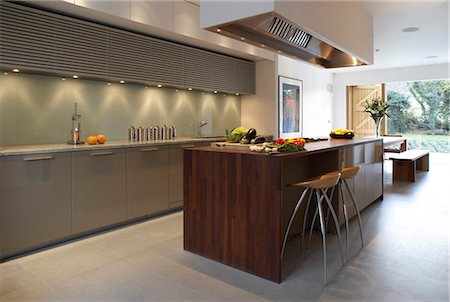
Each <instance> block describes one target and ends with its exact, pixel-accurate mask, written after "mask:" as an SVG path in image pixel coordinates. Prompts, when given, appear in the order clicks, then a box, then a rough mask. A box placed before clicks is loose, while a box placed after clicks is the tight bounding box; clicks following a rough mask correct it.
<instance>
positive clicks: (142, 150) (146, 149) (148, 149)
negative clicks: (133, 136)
mask: <svg viewBox="0 0 450 302" xmlns="http://www.w3.org/2000/svg"><path fill="white" fill-rule="evenodd" d="M158 150H159V148H142V149H141V152H153V151H158Z"/></svg>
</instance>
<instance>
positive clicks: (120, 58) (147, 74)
mask: <svg viewBox="0 0 450 302" xmlns="http://www.w3.org/2000/svg"><path fill="white" fill-rule="evenodd" d="M183 61H184V60H183V46H182V45H179V44H176V43H172V42H167V41H163V40H160V39H154V38H151V37H147V36H143V35H139V34H134V33H130V32H126V31H122V30H116V29H111V31H110V75H111V78H112V79H123V80H132V81H140V82H152V83H161V84H170V85H184V77H183V72H184V63H183Z"/></svg>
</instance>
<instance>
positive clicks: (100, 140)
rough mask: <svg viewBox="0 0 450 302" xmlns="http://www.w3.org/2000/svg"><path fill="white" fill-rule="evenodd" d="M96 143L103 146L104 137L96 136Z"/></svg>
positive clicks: (101, 135)
mask: <svg viewBox="0 0 450 302" xmlns="http://www.w3.org/2000/svg"><path fill="white" fill-rule="evenodd" d="M97 142H98V143H99V144H104V143H105V142H106V136H104V135H103V134H99V135H97Z"/></svg>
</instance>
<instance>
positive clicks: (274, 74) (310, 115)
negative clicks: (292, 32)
mask: <svg viewBox="0 0 450 302" xmlns="http://www.w3.org/2000/svg"><path fill="white" fill-rule="evenodd" d="M278 75H280V76H285V77H290V78H295V79H299V80H302V81H303V136H304V137H316V136H328V133H329V132H330V130H331V118H332V101H333V94H332V93H331V92H329V91H328V90H327V85H328V84H332V83H333V76H332V73H331V72H329V71H327V70H326V69H323V68H321V67H316V66H314V65H311V64H308V63H304V62H301V61H297V60H294V59H291V58H288V57H284V56H280V55H278V56H277V59H276V62H275V63H274V62H271V61H260V62H257V63H256V91H257V93H256V95H252V96H243V97H242V98H241V121H242V124H243V125H244V126H246V127H253V128H256V130H257V131H258V133H261V134H269V135H273V136H278Z"/></svg>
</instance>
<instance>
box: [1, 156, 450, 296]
mask: <svg viewBox="0 0 450 302" xmlns="http://www.w3.org/2000/svg"><path fill="white" fill-rule="evenodd" d="M431 162H432V163H431V171H430V172H429V173H425V172H424V173H420V174H419V177H418V181H417V182H416V183H415V184H412V183H401V184H395V185H393V184H392V174H391V173H390V172H389V171H390V169H391V166H390V163H389V162H387V164H386V166H385V168H386V174H385V199H384V201H382V202H377V203H375V204H373V205H372V206H370V207H369V208H367V209H366V210H364V211H363V222H364V227H365V236H366V246H365V248H364V249H363V250H362V251H361V252H359V249H358V236H357V235H358V234H357V232H356V225H355V223H356V222H354V221H353V222H352V227H353V229H352V230H353V233H352V238H353V240H352V242H353V246H352V249H351V254H352V255H355V256H356V257H355V258H353V259H352V260H351V261H349V263H348V264H347V265H346V266H345V267H344V268H340V265H339V263H340V262H339V258H338V257H337V254H336V251H335V250H333V247H334V248H335V245H336V244H335V242H332V240H330V247H329V262H328V266H329V272H328V274H329V279H330V283H329V285H328V286H327V287H326V288H323V287H322V286H321V282H322V274H321V272H322V266H321V254H320V252H319V251H320V245H319V241H318V239H319V237H318V234H316V235H315V237H314V241H313V243H312V247H311V248H310V250H309V252H307V253H305V254H304V255H303V256H302V257H300V256H298V255H297V254H296V252H295V251H296V242H295V240H292V242H290V243H289V249H288V253H287V257H286V262H287V263H286V265H285V271H286V273H285V281H284V282H283V283H282V284H276V283H273V282H270V281H266V280H263V279H261V278H258V277H255V276H253V275H250V274H247V273H244V272H241V271H238V270H235V269H233V268H230V267H226V266H223V265H220V264H218V263H215V262H213V261H210V260H207V259H205V258H202V257H200V256H197V255H194V254H191V253H188V252H185V251H183V249H182V232H183V230H182V213H181V212H179V213H175V214H171V215H168V216H165V217H162V218H158V219H154V220H151V221H147V222H145V223H141V224H137V225H133V226H131V227H128V228H123V229H120V230H116V231H113V232H109V233H106V234H102V235H99V236H95V237H91V238H87V239H84V240H80V241H77V242H74V243H71V244H67V245H64V246H60V247H57V248H53V249H50V250H47V251H44V252H40V253H36V254H33V255H29V256H26V257H23V258H20V259H17V260H13V261H9V262H5V263H2V264H0V300H1V301H2V302H6V301H99V300H106V301H160V300H162V301H219V300H220V301H221V300H228V301H253V300H279V301H280V300H281V301H349V300H352V301H449V262H448V261H449V260H448V258H449V250H448V248H449V228H450V225H449V222H450V218H449V203H450V197H449V196H450V195H449V193H448V192H449V189H448V187H449V185H450V181H449V178H450V174H449V171H450V156H439V155H438V154H433V155H432V156H431ZM330 239H331V236H330ZM358 252H359V253H358Z"/></svg>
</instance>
